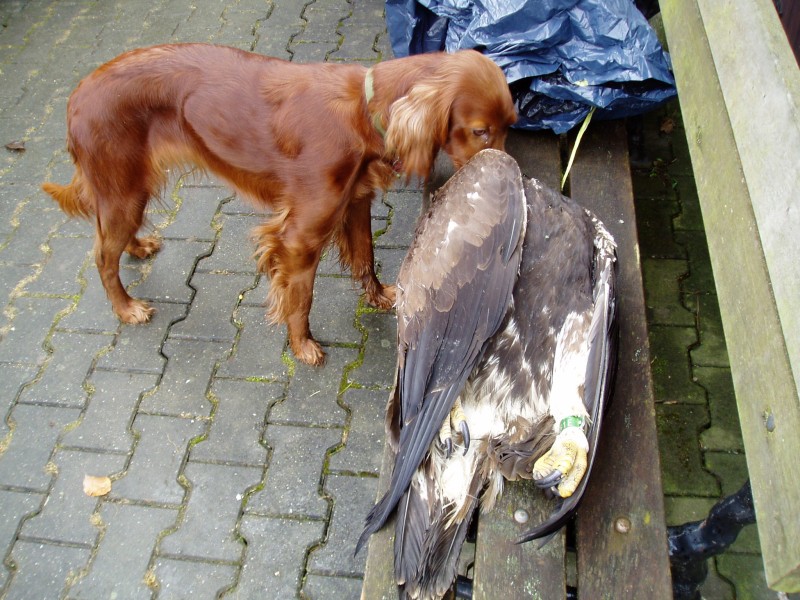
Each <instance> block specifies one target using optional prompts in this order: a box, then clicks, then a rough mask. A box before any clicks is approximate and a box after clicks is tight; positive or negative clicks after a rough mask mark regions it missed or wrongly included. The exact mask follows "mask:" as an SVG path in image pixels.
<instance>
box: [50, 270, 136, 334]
mask: <svg viewBox="0 0 800 600" xmlns="http://www.w3.org/2000/svg"><path fill="white" fill-rule="evenodd" d="M123 262H124V260H123ZM83 276H84V277H85V278H86V287H85V288H84V291H83V294H82V295H81V297H80V299H79V300H78V304H77V306H75V307H74V309H73V310H72V311H71V312H70V313H69V314H68V315H66V316H65V317H64V318H63V319H61V320H60V321H59V323H58V324H59V327H62V328H64V329H73V330H82V331H94V332H98V333H99V332H104V331H108V332H115V331H117V330H118V329H119V328H120V327H122V328H125V327H140V325H122V324H121V323H120V321H119V319H118V318H117V316H116V315H115V314H114V311H113V310H112V308H111V302H109V300H108V298H107V297H106V292H105V290H104V289H103V284H102V283H101V282H100V275H99V274H98V273H97V269H96V268H94V267H90V268H87V269H86V270H85V271H84V272H83ZM140 277H141V273H140V272H139V271H138V270H137V269H135V268H126V267H125V266H124V265H123V268H121V269H120V279H121V280H122V283H123V285H125V286H126V287H127V286H128V284H129V283H130V282H132V281H136V280H138V279H139V278H140ZM132 291H133V290H132V289H131V288H129V289H128V292H129V293H131V292H132ZM137 293H138V292H136V293H134V294H133V295H134V296H136V295H137Z"/></svg>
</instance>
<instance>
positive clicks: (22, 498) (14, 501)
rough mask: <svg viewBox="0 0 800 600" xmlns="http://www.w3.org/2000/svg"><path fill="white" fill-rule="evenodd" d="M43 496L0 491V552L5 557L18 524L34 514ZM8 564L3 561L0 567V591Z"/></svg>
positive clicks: (7, 576) (15, 534) (6, 575)
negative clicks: (1, 508)
mask: <svg viewBox="0 0 800 600" xmlns="http://www.w3.org/2000/svg"><path fill="white" fill-rule="evenodd" d="M44 499H45V496H44V494H32V493H30V492H15V491H11V490H4V489H0V505H2V507H3V510H0V552H2V553H3V556H6V555H7V553H8V551H9V550H10V549H11V546H12V545H13V544H14V540H15V538H16V536H17V529H18V528H19V525H20V522H21V521H22V520H23V519H24V518H25V517H26V516H28V515H32V514H34V513H35V512H36V511H37V510H38V509H39V507H40V506H41V504H42V502H43V501H44ZM9 575H10V573H9V570H8V564H7V563H6V562H5V561H4V563H3V565H2V567H0V589H2V586H4V585H5V583H6V581H7V580H8V579H9Z"/></svg>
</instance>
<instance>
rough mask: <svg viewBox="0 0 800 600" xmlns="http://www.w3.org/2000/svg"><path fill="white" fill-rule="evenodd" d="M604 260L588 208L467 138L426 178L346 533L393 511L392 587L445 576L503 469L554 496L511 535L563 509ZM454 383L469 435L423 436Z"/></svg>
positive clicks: (589, 369) (607, 252) (606, 311)
mask: <svg viewBox="0 0 800 600" xmlns="http://www.w3.org/2000/svg"><path fill="white" fill-rule="evenodd" d="M526 223H527V224H526ZM614 261H615V253H614V242H613V240H612V239H611V237H610V236H609V234H608V233H607V232H606V231H605V229H604V227H603V226H602V224H601V223H600V222H599V221H598V220H597V219H596V218H594V217H593V216H592V215H591V214H589V213H588V212H587V211H585V210H584V209H582V208H581V207H579V206H578V205H577V204H575V203H574V202H573V201H571V200H570V199H569V198H566V197H564V196H562V195H561V194H559V193H557V192H555V191H553V190H549V189H547V188H546V187H544V186H543V185H542V184H541V183H540V182H538V181H536V180H533V179H525V178H523V177H522V175H521V173H520V171H519V167H518V166H517V164H516V162H515V161H514V160H513V159H512V158H511V157H510V156H508V155H507V154H505V153H503V152H499V151H493V150H486V151H483V152H481V153H479V154H478V155H476V156H475V157H474V158H473V159H472V160H471V161H470V162H469V163H467V165H466V166H465V167H463V168H462V169H461V170H460V171H459V172H457V173H456V175H454V176H453V178H452V179H451V180H450V181H449V182H448V183H447V184H446V185H445V186H444V187H443V188H442V189H441V190H440V191H439V192H438V193H437V194H436V196H435V198H434V200H433V203H432V206H431V209H430V211H429V212H428V214H427V215H426V217H425V218H424V219H423V220H422V222H421V224H420V226H419V228H418V230H417V232H416V236H415V239H414V242H413V243H412V246H411V248H410V250H409V253H408V255H407V256H406V259H405V261H404V263H403V265H402V267H401V270H400V274H399V276H398V282H397V288H398V302H397V316H398V365H397V380H396V384H395V389H394V392H393V394H392V397H391V398H390V401H389V405H388V408H387V435H388V436H389V439H390V442H391V443H392V446H393V448H394V449H395V451H396V455H395V463H394V470H393V473H392V479H391V483H390V487H389V491H388V492H387V494H386V495H385V496H384V497H383V498H382V499H381V500H380V501H379V502H378V504H376V505H375V507H374V508H373V510H372V511H371V512H370V514H369V516H368V517H367V523H366V527H365V530H364V533H363V534H362V537H361V540H360V541H359V547H360V546H361V545H362V544H363V543H364V542H365V541H366V539H367V538H368V537H369V535H370V534H371V533H374V532H375V531H377V530H378V529H380V528H381V527H382V526H383V524H384V523H385V522H386V520H387V519H388V518H389V517H390V516H391V514H392V513H393V512H395V510H396V511H397V523H396V533H395V577H396V580H397V583H398V586H399V590H400V595H401V597H411V598H438V597H440V596H441V595H442V594H443V593H444V592H445V591H446V590H447V589H448V588H449V587H450V585H451V584H452V581H453V579H454V577H455V569H456V562H457V558H458V554H459V551H460V549H461V546H462V544H463V541H464V538H465V536H466V532H467V528H468V526H469V522H470V519H471V517H472V515H473V513H474V510H475V508H476V507H477V504H478V499H480V502H481V504H482V507H483V509H484V510H489V509H491V508H492V506H493V505H494V503H495V501H496V499H497V497H498V496H499V495H500V494H501V493H502V488H503V481H504V479H517V478H519V477H523V478H534V479H535V480H537V484H539V485H541V486H542V487H546V488H548V489H552V490H553V491H554V492H556V493H557V494H560V495H562V496H567V497H566V498H565V499H563V500H562V501H561V502H559V503H558V506H557V508H556V510H555V511H554V513H553V514H552V515H551V517H550V518H549V519H548V520H547V522H545V523H543V524H541V525H539V526H537V527H535V528H534V529H533V530H531V531H530V532H529V533H528V534H526V535H525V536H523V539H521V540H520V541H525V540H528V539H532V538H534V537H541V536H544V535H547V534H548V533H550V532H552V531H555V530H557V529H558V528H559V527H561V526H562V525H563V523H564V522H565V521H566V519H567V518H568V517H569V516H570V514H571V513H572V512H573V511H574V509H575V507H576V506H577V503H578V501H579V500H580V497H581V496H582V494H583V490H584V487H585V485H586V481H587V479H588V477H587V475H588V468H590V467H591V460H592V458H593V456H594V449H595V447H596V444H597V434H598V432H599V429H600V427H599V426H600V420H601V416H602V406H603V403H604V401H605V398H606V397H607V394H608V387H609V381H610V374H611V371H612V367H613V356H614V350H615V329H614V312H615V311H614ZM457 398H458V400H459V401H460V403H461V405H463V410H464V413H465V416H466V422H467V423H468V426H469V430H470V433H471V437H472V441H471V443H469V444H467V445H468V448H464V447H463V446H460V447H457V449H456V451H453V452H450V451H449V449H447V448H446V447H445V446H444V445H443V444H441V443H440V442H438V441H437V440H436V437H437V434H438V433H439V429H440V427H441V426H442V423H443V422H445V423H447V422H448V421H449V420H450V417H449V416H448V414H449V413H450V410H451V408H453V405H454V403H455V402H456V399H457ZM574 417H578V418H582V419H583V420H584V423H589V424H590V425H589V426H588V439H587V435H586V432H585V431H584V428H585V426H584V427H582V426H581V424H580V421H578V419H576V418H574ZM565 419H566V420H565ZM454 439H456V440H458V439H460V438H459V436H458V435H456V436H455V438H454ZM462 441H463V440H462ZM587 457H588V468H587V465H586V462H582V461H583V460H584V459H586V458H587ZM537 459H538V462H537Z"/></svg>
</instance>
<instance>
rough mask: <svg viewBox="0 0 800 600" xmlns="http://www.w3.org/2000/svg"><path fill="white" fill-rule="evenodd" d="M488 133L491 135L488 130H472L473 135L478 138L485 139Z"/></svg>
mask: <svg viewBox="0 0 800 600" xmlns="http://www.w3.org/2000/svg"><path fill="white" fill-rule="evenodd" d="M487 133H489V130H488V129H473V130H472V135H474V136H476V137H485V136H486V134H487Z"/></svg>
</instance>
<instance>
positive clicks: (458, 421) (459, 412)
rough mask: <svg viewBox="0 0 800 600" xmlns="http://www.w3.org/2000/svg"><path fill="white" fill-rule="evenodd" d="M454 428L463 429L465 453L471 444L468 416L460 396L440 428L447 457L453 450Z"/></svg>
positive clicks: (441, 441) (440, 439)
mask: <svg viewBox="0 0 800 600" xmlns="http://www.w3.org/2000/svg"><path fill="white" fill-rule="evenodd" d="M453 429H458V430H459V431H461V437H462V438H463V441H464V454H466V453H467V450H468V449H469V444H470V436H469V427H468V426H467V416H466V415H465V414H464V409H463V408H462V407H461V400H460V399H459V398H456V401H455V402H454V403H453V408H452V409H450V414H449V415H448V416H447V417H445V420H444V422H443V423H442V426H441V428H440V429H439V442H440V443H441V444H442V446H444V448H445V450H446V452H447V458H450V455H451V454H452V452H453Z"/></svg>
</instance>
